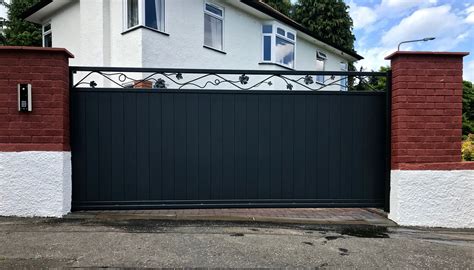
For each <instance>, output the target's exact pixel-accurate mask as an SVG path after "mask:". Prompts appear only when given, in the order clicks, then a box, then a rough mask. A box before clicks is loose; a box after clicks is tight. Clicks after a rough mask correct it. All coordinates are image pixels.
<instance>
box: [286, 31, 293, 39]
mask: <svg viewBox="0 0 474 270" xmlns="http://www.w3.org/2000/svg"><path fill="white" fill-rule="evenodd" d="M286 37H287V38H289V39H291V40H295V35H293V34H292V33H290V32H288V33H286Z"/></svg>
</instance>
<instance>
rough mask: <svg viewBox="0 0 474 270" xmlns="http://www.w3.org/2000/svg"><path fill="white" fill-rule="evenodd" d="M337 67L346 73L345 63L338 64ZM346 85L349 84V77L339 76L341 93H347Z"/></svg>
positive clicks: (346, 66)
mask: <svg viewBox="0 0 474 270" xmlns="http://www.w3.org/2000/svg"><path fill="white" fill-rule="evenodd" d="M339 66H340V69H341V71H347V69H348V65H347V63H346V62H339ZM348 83H349V76H341V80H340V81H339V84H340V85H341V91H347V90H348Z"/></svg>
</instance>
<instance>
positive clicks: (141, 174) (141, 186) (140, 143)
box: [136, 94, 150, 200]
mask: <svg viewBox="0 0 474 270" xmlns="http://www.w3.org/2000/svg"><path fill="white" fill-rule="evenodd" d="M149 100H150V97H149V94H144V95H137V123H136V124H137V179H136V181H137V194H141V196H139V197H140V199H142V200H149V199H150V169H149V168H150V155H149V152H150V126H149V123H150V121H149V117H150V108H149Z"/></svg>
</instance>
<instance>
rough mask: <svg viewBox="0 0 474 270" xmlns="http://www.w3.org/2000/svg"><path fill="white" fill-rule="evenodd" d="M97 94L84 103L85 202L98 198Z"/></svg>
mask: <svg viewBox="0 0 474 270" xmlns="http://www.w3.org/2000/svg"><path fill="white" fill-rule="evenodd" d="M97 96H98V93H93V94H92V95H91V96H90V98H89V99H88V100H87V101H86V102H85V105H86V108H85V114H86V116H85V117H86V119H85V121H86V123H87V128H86V134H85V136H86V141H87V142H86V145H85V146H86V156H87V159H86V168H87V169H86V179H87V180H86V181H87V193H86V194H87V196H86V197H87V200H91V201H98V200H99V199H100V198H99V144H98V141H99V140H98V139H99V138H98V135H99V132H100V130H99V128H100V127H99V119H98V118H99V110H98V108H99V102H98V97H97Z"/></svg>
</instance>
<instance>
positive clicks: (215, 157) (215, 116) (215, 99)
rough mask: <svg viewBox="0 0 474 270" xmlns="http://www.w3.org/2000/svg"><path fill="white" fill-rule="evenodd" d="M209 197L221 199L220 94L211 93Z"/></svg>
mask: <svg viewBox="0 0 474 270" xmlns="http://www.w3.org/2000/svg"><path fill="white" fill-rule="evenodd" d="M210 100H211V101H210V102H211V103H210V106H211V116H210V117H211V149H210V153H211V183H210V188H211V199H213V200H218V199H222V190H223V183H222V171H223V168H222V165H223V164H222V158H223V157H222V119H223V118H222V95H220V94H217V95H211V97H210Z"/></svg>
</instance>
